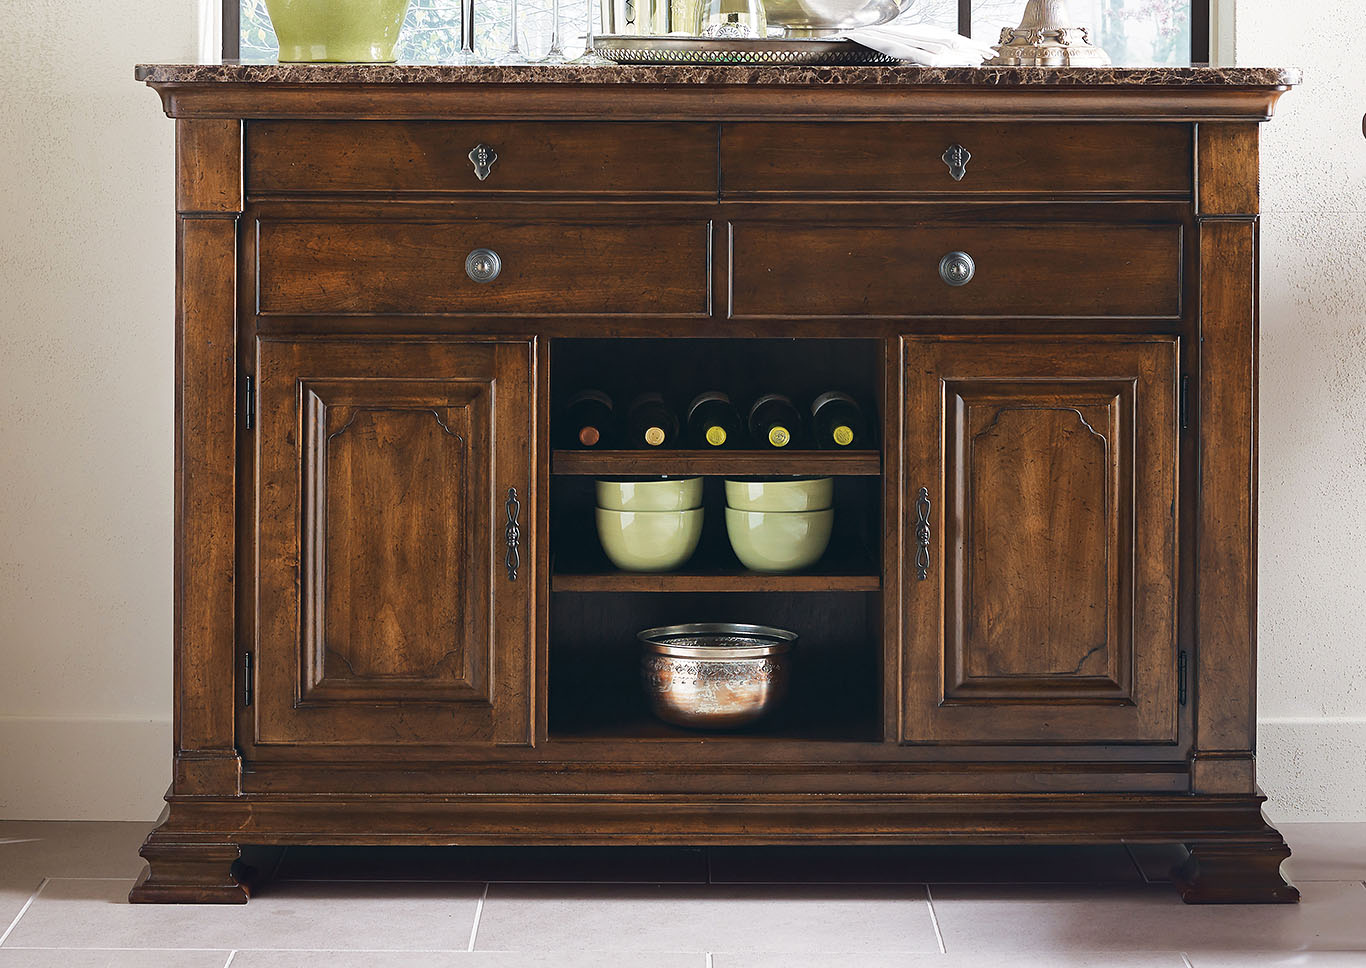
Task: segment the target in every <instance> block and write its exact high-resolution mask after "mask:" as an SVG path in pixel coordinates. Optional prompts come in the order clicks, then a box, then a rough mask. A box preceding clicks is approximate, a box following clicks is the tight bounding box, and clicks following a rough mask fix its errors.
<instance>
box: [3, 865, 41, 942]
mask: <svg viewBox="0 0 1366 968" xmlns="http://www.w3.org/2000/svg"><path fill="white" fill-rule="evenodd" d="M47 881H48V879H47V878H46V877H44V878H43V879H42V880H41V881H39V882H38V887H37V888H36V889H35V890H34V892H33V893H32V894H30V895H29V896H28V900H27V901H25V902H24V906H23V907H21V908H20V909H19V913H18V914H16V915H15V916H14V920H13V921H11V922H10V923H9V927H8V928H6V929H5V933H4V934H0V947H4V944H5V942H6V941H7V940H8V939H9V936H10V935H11V934H12V933H13V932H14V928H15V926H16V925H18V923H19V919H20V918H22V917H23V916H24V915H25V914H27V913H28V909H29V906H30V905H32V904H33V902H34V901H36V900H37V899H38V895H39V894H41V893H43V888H45V887H47Z"/></svg>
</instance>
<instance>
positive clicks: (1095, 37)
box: [972, 0, 1193, 67]
mask: <svg viewBox="0 0 1366 968" xmlns="http://www.w3.org/2000/svg"><path fill="white" fill-rule="evenodd" d="M1192 2H1193V0H1068V4H1067V8H1068V10H1069V11H1071V14H1072V19H1073V21H1075V24H1076V26H1078V27H1089V28H1090V33H1091V43H1093V44H1096V45H1098V46H1100V47H1102V48H1104V50H1105V52H1106V53H1107V54H1109V55H1110V59H1111V60H1112V61H1114V62H1115V63H1116V64H1119V65H1122V66H1126V67H1130V66H1132V67H1137V66H1143V65H1147V64H1189V63H1190V57H1191V3H1192ZM1024 8H1025V0H974V2H973V11H972V35H973V36H974V37H977V38H980V39H984V40H987V41H988V43H995V42H996V38H997V37H999V36H1000V34H1001V28H1002V27H1005V26H1008V27H1014V26H1016V25H1017V24H1019V22H1020V15H1021V14H1022V13H1024Z"/></svg>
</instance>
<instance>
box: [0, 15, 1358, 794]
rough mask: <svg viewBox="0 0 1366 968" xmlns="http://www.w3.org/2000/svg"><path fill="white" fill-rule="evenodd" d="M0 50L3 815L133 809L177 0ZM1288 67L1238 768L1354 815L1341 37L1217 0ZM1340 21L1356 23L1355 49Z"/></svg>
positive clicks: (163, 380) (155, 545)
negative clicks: (1250, 759)
mask: <svg viewBox="0 0 1366 968" xmlns="http://www.w3.org/2000/svg"><path fill="white" fill-rule="evenodd" d="M6 21H7V23H6V28H5V40H6V46H7V49H8V50H9V51H10V56H8V57H6V58H3V59H0V98H2V99H3V100H0V130H3V131H5V132H6V137H5V138H3V139H0V212H3V213H4V214H3V216H0V817H19V818H120V819H133V818H137V819H143V818H150V817H153V816H155V815H156V813H157V812H158V809H159V807H160V801H159V797H160V794H161V792H162V791H163V790H164V789H165V787H166V783H167V780H168V774H169V768H168V754H169V750H170V727H169V720H170V703H171V698H170V695H171V694H170V668H171V657H170V607H171V606H170V570H171V554H170V528H171V477H170V475H171V406H172V398H171V370H172V357H171V352H172V346H171V338H172V332H171V316H172V271H173V248H172V243H173V238H172V231H173V219H172V214H171V205H172V197H171V186H172V182H171V134H172V125H171V122H170V121H168V120H167V119H166V118H165V117H164V116H163V115H162V114H161V111H160V107H159V104H158V102H157V100H156V98H155V96H154V95H153V94H152V92H150V91H149V90H147V89H146V88H144V87H143V86H142V85H139V84H136V83H135V82H134V81H133V79H132V65H133V63H134V62H135V61H139V60H183V59H187V58H191V57H193V55H194V52H195V38H196V29H197V25H196V20H195V3H194V2H193V0H123V2H120V3H117V4H79V5H77V4H72V3H71V2H70V0H11V3H10V5H9V10H8V11H7V14H6ZM1232 36H1234V37H1235V38H1236V42H1237V51H1238V59H1239V61H1240V62H1241V63H1244V64H1286V65H1292V66H1298V67H1301V68H1303V69H1304V70H1305V73H1306V81H1305V84H1304V86H1303V87H1302V88H1300V89H1298V90H1295V91H1292V92H1291V93H1290V94H1288V95H1287V96H1286V97H1285V98H1284V100H1283V101H1282V109H1281V113H1280V116H1279V117H1278V118H1277V119H1276V120H1275V121H1274V122H1272V123H1271V124H1270V125H1268V126H1267V127H1266V128H1265V129H1264V131H1263V135H1264V142H1263V143H1264V150H1263V156H1264V174H1263V212H1264V219H1263V226H1262V241H1263V281H1262V289H1263V311H1262V334H1263V352H1262V377H1263V392H1262V465H1261V466H1262V503H1261V508H1262V519H1261V520H1262V529H1261V569H1262V571H1261V602H1262V607H1261V652H1262V666H1261V690H1260V693H1261V695H1260V702H1261V716H1262V721H1263V724H1262V731H1261V746H1262V751H1261V762H1260V768H1261V776H1262V782H1263V784H1264V786H1265V787H1266V788H1267V791H1268V792H1269V793H1270V794H1271V795H1272V797H1273V813H1274V814H1275V815H1276V816H1277V817H1278V818H1281V819H1315V818H1319V819H1358V820H1366V419H1363V418H1364V415H1366V265H1363V260H1364V259H1366V255H1363V253H1366V139H1363V138H1362V135H1361V128H1360V121H1361V113H1362V112H1363V111H1366V72H1364V71H1362V70H1361V68H1360V64H1359V61H1357V60H1355V59H1354V58H1353V44H1352V43H1351V42H1350V39H1351V38H1352V37H1363V36H1366V8H1362V7H1361V6H1359V5H1358V3H1357V2H1356V0H1307V2H1301V3H1300V4H1298V5H1296V6H1295V7H1294V8H1293V15H1292V12H1291V10H1290V9H1289V8H1287V6H1286V5H1285V4H1284V3H1281V2H1279V0H1241V2H1240V3H1239V5H1238V16H1237V21H1236V28H1235V31H1234V32H1233V34H1232ZM1360 46H1361V45H1360V44H1357V45H1356V47H1357V48H1358V49H1359V48H1360Z"/></svg>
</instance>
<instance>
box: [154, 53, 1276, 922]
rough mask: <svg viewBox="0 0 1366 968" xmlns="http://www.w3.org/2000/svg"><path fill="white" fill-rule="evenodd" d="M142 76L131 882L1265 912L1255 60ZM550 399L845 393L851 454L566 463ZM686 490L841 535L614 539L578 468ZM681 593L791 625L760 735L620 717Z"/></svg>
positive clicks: (1269, 95) (605, 456)
mask: <svg viewBox="0 0 1366 968" xmlns="http://www.w3.org/2000/svg"><path fill="white" fill-rule="evenodd" d="M138 76H139V78H140V79H142V80H145V81H147V82H148V83H149V84H151V86H152V87H154V88H156V89H157V91H158V92H159V93H160V95H161V97H162V99H163V103H164V106H165V108H166V110H167V113H168V114H170V115H171V116H172V117H173V118H175V123H176V157H177V167H176V171H177V180H176V192H175V200H176V211H177V236H176V237H177V245H178V253H177V269H178V280H177V283H178V284H177V306H176V380H177V383H176V401H177V406H176V434H175V439H176V487H175V502H176V531H175V578H174V581H175V652H176V661H175V673H174V674H175V697H176V698H175V758H174V780H173V783H172V785H171V789H170V792H169V794H168V795H167V800H168V801H169V803H170V810H169V815H168V817H167V819H166V820H165V822H164V823H163V824H162V825H161V826H160V827H159V828H158V829H157V830H155V831H154V832H153V833H152V834H151V835H150V836H149V837H148V839H147V842H146V844H145V846H144V847H143V849H142V855H143V857H145V858H146V859H147V860H148V862H149V865H150V869H149V871H148V872H147V873H146V874H145V875H144V876H143V878H142V879H141V880H140V881H139V882H138V884H137V886H136V887H135V888H134V889H133V892H132V899H133V900H134V901H218V902H242V901H244V900H246V897H247V893H246V892H247V885H246V884H245V883H244V880H245V879H244V878H241V877H240V876H239V875H240V867H238V866H235V862H236V861H238V859H239V856H240V847H241V846H242V845H244V844H248V845H251V844H271V845H282V844H603V845H608V844H696V845H715V844H790V843H806V844H810V843H828V844H917V843H925V844H995V843H1025V842H1027V843H1032V844H1090V843H1106V842H1128V843H1181V844H1185V845H1187V846H1188V847H1189V849H1190V855H1189V859H1188V860H1187V861H1186V862H1185V864H1184V865H1183V866H1182V867H1181V868H1180V869H1179V870H1178V871H1177V876H1176V881H1177V883H1178V886H1179V888H1180V890H1181V893H1182V896H1183V897H1184V898H1185V899H1186V900H1188V901H1199V902H1219V901H1231V902H1267V901H1293V900H1296V899H1297V898H1298V894H1297V892H1296V891H1295V889H1294V888H1293V887H1291V886H1289V885H1288V884H1287V883H1286V882H1285V881H1284V880H1283V879H1282V877H1281V875H1280V872H1279V868H1280V865H1281V862H1282V861H1283V860H1284V859H1285V858H1286V857H1287V856H1288V855H1289V849H1288V848H1287V847H1286V846H1285V844H1284V842H1283V840H1282V838H1281V836H1280V835H1279V834H1278V833H1277V832H1276V830H1274V829H1273V828H1272V827H1270V826H1269V825H1268V824H1267V823H1266V822H1265V820H1264V819H1263V817H1262V814H1261V804H1262V799H1263V798H1262V797H1261V795H1260V794H1259V792H1258V789H1257V786H1256V780H1255V773H1254V750H1255V723H1256V717H1255V708H1254V707H1255V695H1256V689H1255V683H1256V661H1255V659H1256V534H1257V527H1256V510H1257V449H1256V447H1257V395H1256V377H1257V232H1258V202H1257V194H1258V193H1257V178H1258V176H1257V168H1258V128H1259V123H1260V122H1263V121H1265V120H1267V119H1268V118H1269V117H1270V115H1271V112H1272V108H1273V106H1274V103H1275V101H1276V99H1277V98H1278V97H1279V96H1280V94H1281V93H1282V92H1283V91H1284V90H1285V89H1286V88H1287V87H1288V86H1289V85H1290V84H1292V83H1293V82H1294V80H1295V77H1294V75H1293V74H1291V73H1290V72H1284V71H1275V70H1254V69H1241V70H1215V69H1184V70H1183V69H1175V70H1165V69H1164V70H1157V69H1154V70H1127V71H1126V70H1110V69H1106V70H1057V71H1044V70H1029V69H1024V70H1010V69H1006V70H1000V69H990V70H988V69H981V70H965V69H964V70H926V69H919V68H910V67H905V68H843V69H821V70H807V69H790V70H781V69H772V68H763V69H748V68H655V69H651V68H617V69H597V70H594V69H582V68H560V69H551V68H537V67H530V68H520V69H499V68H478V67H444V68H438V67H368V68H367V67H330V68H329V67H288V66H274V65H263V66H254V67H253V66H237V65H225V66H208V67H191V66H179V67H178V66H159V67H143V68H139V71H138ZM480 146H482V150H480ZM480 250H488V251H490V252H492V253H495V254H496V256H497V260H496V261H497V262H498V263H499V271H498V273H497V275H496V277H495V278H493V279H492V280H490V281H479V277H480V275H481V273H483V274H487V273H488V271H489V270H490V267H491V266H492V261H491V260H490V258H489V256H488V255H487V253H483V254H482V255H481V254H479V252H480ZM472 254H475V255H474V258H471V256H472ZM585 386H596V387H604V388H606V389H609V390H610V391H612V392H613V393H616V394H623V395H625V394H628V393H630V392H632V391H633V390H641V389H658V390H662V391H664V392H666V393H667V394H669V395H671V396H672V397H673V398H674V399H678V398H679V397H686V394H687V393H688V392H690V391H693V392H695V391H698V390H703V389H708V388H709V387H711V386H725V387H726V388H728V389H729V390H731V392H732V393H734V394H736V395H737V396H739V397H745V396H746V395H750V396H753V395H757V394H758V393H759V392H762V391H764V390H766V389H781V390H788V391H790V392H792V393H794V394H798V395H800V394H812V393H815V392H819V390H821V389H827V388H830V387H839V388H842V389H846V390H848V391H849V392H852V393H854V394H855V395H856V396H857V397H859V398H860V399H862V400H863V401H864V402H865V404H866V405H867V407H868V409H869V411H870V412H871V413H873V415H874V416H875V418H876V423H877V424H878V434H877V442H878V444H877V447H876V449H865V450H860V451H855V452H851V453H845V452H831V451H820V452H804V451H796V452H792V453H787V452H780V451H768V452H758V451H714V452H699V451H690V450H677V451H674V450H669V451H660V452H643V451H583V450H579V451H569V450H566V451H559V450H556V449H555V448H554V446H553V441H554V440H555V439H556V435H555V433H554V428H555V427H556V419H557V413H558V412H560V410H561V408H562V407H563V404H564V401H565V400H566V399H567V398H568V397H569V396H570V395H571V394H572V393H574V392H575V391H576V390H578V389H581V388H582V387H585ZM685 473H686V474H698V475H705V476H707V477H708V479H709V484H708V487H709V488H714V487H716V486H717V479H719V478H721V477H723V476H726V475H735V474H743V475H755V474H760V475H763V474H767V475H789V474H817V473H819V474H830V475H833V476H835V477H836V478H837V491H836V494H837V497H836V501H837V504H836V508H837V517H836V521H837V541H836V542H835V543H833V544H832V550H831V552H830V553H829V554H828V555H827V557H826V559H825V560H823V561H822V562H821V563H820V564H819V565H818V566H817V567H816V568H815V569H814V570H813V571H812V572H808V573H802V574H795V575H777V576H774V575H759V574H752V573H748V572H745V571H744V570H743V569H742V568H741V567H740V566H739V565H738V563H735V562H734V561H733V559H728V558H727V557H726V555H725V553H724V549H720V548H719V546H718V545H717V544H716V542H715V541H714V540H712V539H714V538H715V537H716V532H715V528H714V525H715V524H716V522H715V521H713V522H712V523H711V524H709V525H708V527H709V528H711V529H712V530H711V532H709V533H710V534H711V538H708V537H706V536H705V535H704V549H709V550H705V551H704V552H703V553H700V558H699V562H700V563H699V564H695V565H693V566H690V567H688V568H686V569H685V570H683V571H680V572H677V573H673V574H665V575H635V574H627V573H621V572H616V571H613V570H612V569H610V568H609V567H606V566H604V564H603V563H602V560H601V557H600V555H599V554H597V552H596V545H595V543H594V541H593V539H592V532H591V514H592V511H591V508H592V493H591V480H592V478H593V477H594V476H607V475H623V474H626V475H652V474H685ZM709 495H710V496H709V497H708V502H709V507H714V506H715V505H714V504H712V503H711V502H713V501H714V500H715V498H714V494H712V493H711V492H710V491H709ZM714 517H719V511H717V512H714ZM709 541H710V542H711V543H710V544H709V543H708V542H709ZM709 620H721V621H752V622H759V623H766V624H775V625H779V626H781V627H785V628H790V629H792V630H793V631H796V632H797V633H798V634H799V635H800V636H801V641H800V643H799V648H798V651H797V653H796V659H795V664H794V673H793V675H794V682H793V691H792V695H791V697H790V699H789V701H788V704H787V709H786V713H785V715H784V716H782V717H781V718H780V719H779V720H776V721H774V722H772V723H770V724H768V725H766V726H763V727H761V728H758V729H756V730H752V731H748V732H739V733H733V734H727V733H714V734H713V733H695V732H688V731H685V730H681V729H675V728H673V727H670V726H667V725H665V724H663V723H660V722H657V721H655V720H653V719H652V718H651V717H650V716H649V715H648V713H647V712H645V711H644V707H643V704H642V702H641V697H640V695H639V687H638V685H637V683H636V679H635V677H636V671H635V670H636V663H637V661H638V653H637V645H636V643H635V641H634V634H635V632H636V631H638V630H639V629H642V628H646V627H649V626H654V625H662V624H669V623H673V622H683V621H709Z"/></svg>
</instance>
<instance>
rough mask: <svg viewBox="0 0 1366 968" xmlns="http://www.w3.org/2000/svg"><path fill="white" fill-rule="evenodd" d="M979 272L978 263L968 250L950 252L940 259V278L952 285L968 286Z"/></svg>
mask: <svg viewBox="0 0 1366 968" xmlns="http://www.w3.org/2000/svg"><path fill="white" fill-rule="evenodd" d="M976 273H977V263H975V262H973V261H972V256H970V255H968V254H967V253H966V252H950V253H949V254H948V255H946V256H944V258H942V259H940V260H939V278H940V279H943V280H944V281H945V282H947V283H948V284H949V285H950V286H966V285H967V284H968V283H970V282H972V277H973V276H974V275H975V274H976Z"/></svg>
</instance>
